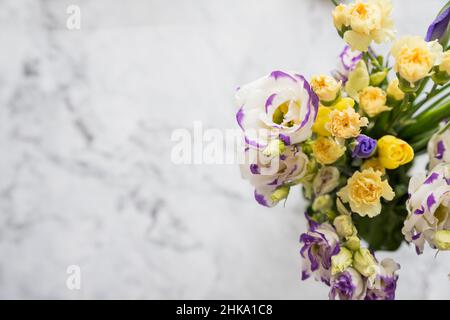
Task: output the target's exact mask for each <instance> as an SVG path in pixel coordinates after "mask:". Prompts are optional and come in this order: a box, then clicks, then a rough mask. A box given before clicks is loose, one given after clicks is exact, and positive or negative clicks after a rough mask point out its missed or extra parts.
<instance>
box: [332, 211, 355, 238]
mask: <svg viewBox="0 0 450 320" xmlns="http://www.w3.org/2000/svg"><path fill="white" fill-rule="evenodd" d="M333 225H334V227H335V228H336V232H337V234H338V235H339V236H341V237H350V236H351V235H352V234H353V222H352V218H351V217H350V216H347V215H340V216H338V217H336V218H335V219H334V221H333Z"/></svg>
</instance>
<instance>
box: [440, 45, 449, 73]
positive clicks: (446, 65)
mask: <svg viewBox="0 0 450 320" xmlns="http://www.w3.org/2000/svg"><path fill="white" fill-rule="evenodd" d="M439 71H445V72H446V73H447V75H449V76H450V50H447V51H445V52H444V55H443V57H442V62H441V64H440V65H439Z"/></svg>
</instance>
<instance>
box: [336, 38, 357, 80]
mask: <svg viewBox="0 0 450 320" xmlns="http://www.w3.org/2000/svg"><path fill="white" fill-rule="evenodd" d="M362 56H363V54H362V52H360V51H353V50H352V49H351V48H350V47H349V46H345V47H344V50H342V52H341V53H340V54H339V60H338V67H337V69H335V70H334V71H333V72H332V74H333V77H334V78H335V79H336V80H337V81H342V83H344V84H345V83H346V82H347V80H348V77H349V74H350V72H352V71H353V70H355V68H356V65H357V64H358V62H359V61H360V60H361V59H362Z"/></svg>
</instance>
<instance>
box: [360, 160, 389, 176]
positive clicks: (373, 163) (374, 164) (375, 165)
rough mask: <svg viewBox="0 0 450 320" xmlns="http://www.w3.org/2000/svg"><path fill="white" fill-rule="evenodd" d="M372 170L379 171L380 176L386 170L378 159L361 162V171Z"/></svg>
mask: <svg viewBox="0 0 450 320" xmlns="http://www.w3.org/2000/svg"><path fill="white" fill-rule="evenodd" d="M369 168H372V169H373V170H375V171H380V172H381V174H385V173H386V169H385V168H384V167H383V166H382V165H381V163H380V161H379V160H378V158H370V159H367V160H366V161H364V162H363V164H362V165H361V170H365V169H369Z"/></svg>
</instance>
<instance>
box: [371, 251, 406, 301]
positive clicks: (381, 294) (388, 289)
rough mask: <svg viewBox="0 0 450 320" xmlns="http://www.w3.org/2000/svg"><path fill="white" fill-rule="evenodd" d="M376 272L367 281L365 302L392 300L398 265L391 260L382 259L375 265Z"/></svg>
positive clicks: (395, 286)
mask: <svg viewBox="0 0 450 320" xmlns="http://www.w3.org/2000/svg"><path fill="white" fill-rule="evenodd" d="M376 269H377V272H376V273H375V274H374V275H373V276H371V277H369V278H368V279H367V292H366V297H365V300H394V299H395V289H396V288H397V280H398V275H397V274H395V272H396V271H397V270H399V269H400V265H399V264H398V263H396V262H395V261H394V260H392V259H389V258H388V259H384V260H383V261H381V263H380V264H379V265H377V268H376Z"/></svg>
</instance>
